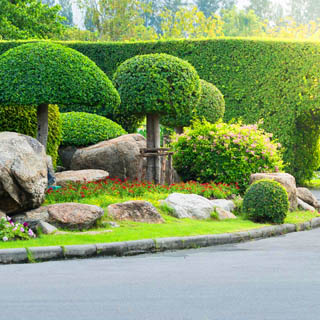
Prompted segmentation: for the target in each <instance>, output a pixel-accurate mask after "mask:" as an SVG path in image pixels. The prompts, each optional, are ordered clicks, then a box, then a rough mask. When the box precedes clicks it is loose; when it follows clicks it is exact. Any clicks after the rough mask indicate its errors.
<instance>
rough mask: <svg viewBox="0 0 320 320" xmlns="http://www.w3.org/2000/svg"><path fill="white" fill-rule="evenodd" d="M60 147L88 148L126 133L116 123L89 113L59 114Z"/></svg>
mask: <svg viewBox="0 0 320 320" xmlns="http://www.w3.org/2000/svg"><path fill="white" fill-rule="evenodd" d="M61 120H62V145H65V146H89V145H92V144H95V143H98V142H100V141H104V140H109V139H113V138H116V137H119V136H121V135H123V134H126V133H127V132H126V131H125V130H124V129H123V128H122V127H121V126H120V125H118V124H117V123H115V122H113V121H111V120H109V119H106V118H105V117H101V116H98V115H95V114H91V113H85V112H67V113H61Z"/></svg>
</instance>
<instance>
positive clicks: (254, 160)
mask: <svg viewBox="0 0 320 320" xmlns="http://www.w3.org/2000/svg"><path fill="white" fill-rule="evenodd" d="M270 138H271V134H267V133H265V132H264V131H263V130H261V129H258V127H257V125H242V124H240V123H234V124H227V123H222V122H218V123H216V124H212V123H209V122H207V121H203V122H200V121H199V120H197V121H195V122H194V123H193V126H192V127H191V128H186V129H185V132H184V134H182V135H180V136H177V137H176V141H173V142H172V146H173V150H174V155H173V159H174V167H175V168H176V170H177V171H178V174H179V175H180V176H181V178H182V179H183V180H185V181H187V180H198V181H201V182H210V181H215V182H223V183H236V182H237V183H238V184H239V187H240V188H241V190H243V191H244V190H245V188H246V187H247V186H248V184H249V178H250V175H251V174H252V173H256V172H276V171H279V170H281V169H282V167H283V163H282V158H281V149H280V147H281V146H280V144H278V143H276V142H273V141H271V140H270Z"/></svg>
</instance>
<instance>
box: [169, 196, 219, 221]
mask: <svg viewBox="0 0 320 320" xmlns="http://www.w3.org/2000/svg"><path fill="white" fill-rule="evenodd" d="M165 202H166V203H167V205H168V206H169V207H171V208H173V209H174V213H173V215H174V216H175V217H177V218H195V219H208V218H210V214H211V213H212V211H213V205H212V203H211V201H210V200H208V199H206V198H204V197H202V196H199V195H197V194H182V193H172V194H170V195H169V196H168V198H167V199H166V200H165Z"/></svg>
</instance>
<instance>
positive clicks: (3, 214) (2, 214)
mask: <svg viewBox="0 0 320 320" xmlns="http://www.w3.org/2000/svg"><path fill="white" fill-rule="evenodd" d="M6 217H7V215H6V214H5V213H4V212H3V211H1V210H0V219H1V218H6Z"/></svg>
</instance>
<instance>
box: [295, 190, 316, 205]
mask: <svg viewBox="0 0 320 320" xmlns="http://www.w3.org/2000/svg"><path fill="white" fill-rule="evenodd" d="M297 196H298V198H300V199H301V200H302V201H304V202H306V203H307V204H309V205H310V206H312V207H314V208H317V209H318V208H320V203H319V202H318V200H317V199H316V197H315V196H314V195H313V194H312V192H311V191H310V190H309V189H307V188H297Z"/></svg>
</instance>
